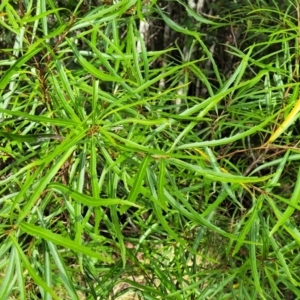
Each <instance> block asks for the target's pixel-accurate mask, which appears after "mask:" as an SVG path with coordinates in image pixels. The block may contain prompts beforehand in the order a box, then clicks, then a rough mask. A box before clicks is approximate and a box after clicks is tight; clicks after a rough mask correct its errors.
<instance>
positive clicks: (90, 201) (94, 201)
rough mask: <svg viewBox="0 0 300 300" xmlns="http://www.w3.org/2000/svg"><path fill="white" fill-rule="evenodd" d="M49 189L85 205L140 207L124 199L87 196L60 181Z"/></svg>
mask: <svg viewBox="0 0 300 300" xmlns="http://www.w3.org/2000/svg"><path fill="white" fill-rule="evenodd" d="M48 188H49V189H54V190H56V191H58V192H60V193H62V194H64V195H68V196H70V197H71V198H72V199H74V200H75V201H77V202H79V203H82V204H84V205H88V206H95V207H98V206H110V205H126V206H134V207H140V206H139V205H137V204H134V203H132V202H130V201H127V200H122V199H118V198H117V199H110V198H107V199H104V198H94V197H91V196H87V195H84V194H81V193H79V192H77V191H75V190H73V189H71V188H69V187H67V186H65V185H63V184H60V183H51V184H49V185H48Z"/></svg>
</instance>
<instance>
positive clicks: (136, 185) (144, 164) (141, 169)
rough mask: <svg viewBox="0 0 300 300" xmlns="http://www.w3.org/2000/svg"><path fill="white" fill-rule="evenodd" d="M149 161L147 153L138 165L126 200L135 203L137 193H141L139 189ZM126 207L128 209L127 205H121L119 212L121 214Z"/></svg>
mask: <svg viewBox="0 0 300 300" xmlns="http://www.w3.org/2000/svg"><path fill="white" fill-rule="evenodd" d="M149 161H150V155H149V154H148V155H146V156H145V157H144V159H143V161H142V163H141V165H140V167H139V171H138V172H137V174H136V176H135V180H134V184H133V186H132V189H131V191H130V193H129V195H128V198H127V200H128V201H129V202H130V203H135V202H136V199H137V196H138V194H140V193H141V191H140V189H141V187H142V182H143V180H144V177H145V173H146V170H147V167H148V164H149ZM127 209H128V207H126V206H123V207H121V208H120V213H121V214H123V213H124V212H125V211H126V210H127Z"/></svg>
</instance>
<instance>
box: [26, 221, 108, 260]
mask: <svg viewBox="0 0 300 300" xmlns="http://www.w3.org/2000/svg"><path fill="white" fill-rule="evenodd" d="M20 228H21V230H22V231H23V232H25V233H27V234H30V235H31V236H38V237H40V238H42V239H44V240H46V241H50V242H52V243H53V244H55V245H60V246H63V247H65V248H67V249H71V250H73V251H74V252H76V253H82V254H85V255H87V256H88V257H95V258H97V259H99V260H101V261H105V262H113V260H112V259H111V258H107V257H104V256H103V255H102V254H100V253H97V251H95V250H93V249H91V248H89V247H86V246H83V245H79V244H77V243H76V242H74V241H72V240H70V239H67V238H64V237H62V236H61V235H59V234H56V233H53V232H52V231H50V230H48V229H45V228H43V227H40V226H35V225H33V224H28V223H25V222H22V223H21V224H20Z"/></svg>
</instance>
